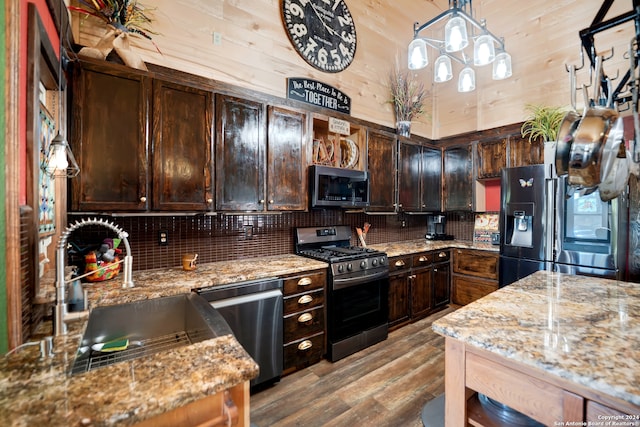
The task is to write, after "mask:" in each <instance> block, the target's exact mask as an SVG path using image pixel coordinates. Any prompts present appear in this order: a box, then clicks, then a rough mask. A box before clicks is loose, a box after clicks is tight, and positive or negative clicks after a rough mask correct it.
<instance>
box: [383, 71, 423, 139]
mask: <svg viewBox="0 0 640 427" xmlns="http://www.w3.org/2000/svg"><path fill="white" fill-rule="evenodd" d="M389 89H390V91H391V100H390V101H389V102H391V103H392V104H393V109H394V112H395V115H396V128H397V132H398V134H399V135H402V136H409V135H410V133H411V121H412V120H413V119H416V118H418V117H420V116H422V115H423V114H424V113H425V110H424V103H425V100H426V97H427V91H426V89H425V87H424V83H423V82H421V81H419V80H418V79H416V78H415V76H414V75H413V74H412V73H410V72H409V71H408V70H400V68H399V66H396V67H395V68H394V69H393V70H392V71H391V73H390V74H389Z"/></svg>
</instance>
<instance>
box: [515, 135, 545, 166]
mask: <svg viewBox="0 0 640 427" xmlns="http://www.w3.org/2000/svg"><path fill="white" fill-rule="evenodd" d="M542 163H544V145H543V143H542V142H540V141H532V142H529V139H528V138H523V137H522V135H511V136H510V137H509V161H508V164H507V166H508V167H510V168H514V167H518V166H529V165H537V164H542Z"/></svg>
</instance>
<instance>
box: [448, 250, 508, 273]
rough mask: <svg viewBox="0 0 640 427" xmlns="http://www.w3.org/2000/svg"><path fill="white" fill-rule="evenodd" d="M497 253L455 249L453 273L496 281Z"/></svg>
mask: <svg viewBox="0 0 640 427" xmlns="http://www.w3.org/2000/svg"><path fill="white" fill-rule="evenodd" d="M499 260H500V255H499V254H498V253H497V252H489V251H475V250H470V249H456V250H455V256H454V257H453V272H454V273H457V274H464V275H467V276H476V277H482V278H484V279H492V280H498V263H499Z"/></svg>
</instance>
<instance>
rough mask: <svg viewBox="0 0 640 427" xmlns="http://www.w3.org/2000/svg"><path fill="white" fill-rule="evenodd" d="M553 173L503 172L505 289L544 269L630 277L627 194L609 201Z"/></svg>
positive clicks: (534, 169) (540, 169)
mask: <svg viewBox="0 0 640 427" xmlns="http://www.w3.org/2000/svg"><path fill="white" fill-rule="evenodd" d="M551 170H552V168H551V167H549V166H548V165H547V166H545V165H535V166H523V167H517V168H507V169H503V171H502V178H501V198H502V201H501V202H502V203H501V211H500V286H501V287H502V286H506V285H509V284H511V283H513V282H515V281H516V280H519V279H521V278H523V277H525V276H528V275H529V274H531V273H534V272H536V271H538V270H553V271H559V272H564V273H571V274H579V275H589V276H598V277H608V278H619V279H624V276H625V271H626V248H627V229H628V219H627V217H628V199H627V193H626V192H625V193H623V194H622V195H621V196H619V197H617V198H616V199H613V200H612V201H610V202H603V201H602V200H600V195H599V193H598V191H597V190H596V191H594V192H590V193H589V192H588V191H579V190H575V189H574V188H573V187H571V186H568V185H567V177H566V176H561V177H553V176H552V174H551Z"/></svg>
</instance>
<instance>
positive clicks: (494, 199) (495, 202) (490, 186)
mask: <svg viewBox="0 0 640 427" xmlns="http://www.w3.org/2000/svg"><path fill="white" fill-rule="evenodd" d="M484 191H485V193H484V195H485V203H486V207H485V209H486V211H487V212H500V180H499V179H496V180H491V181H485V184H484Z"/></svg>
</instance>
